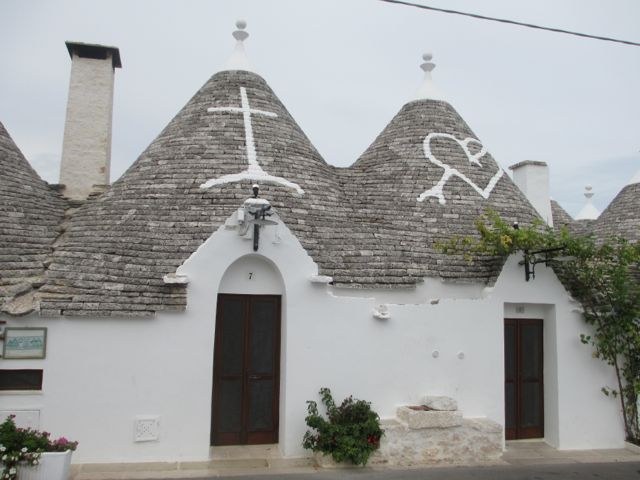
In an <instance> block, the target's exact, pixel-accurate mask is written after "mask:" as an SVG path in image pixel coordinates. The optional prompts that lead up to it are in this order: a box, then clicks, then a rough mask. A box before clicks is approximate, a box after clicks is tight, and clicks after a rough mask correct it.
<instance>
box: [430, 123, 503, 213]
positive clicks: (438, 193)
mask: <svg viewBox="0 0 640 480" xmlns="http://www.w3.org/2000/svg"><path fill="white" fill-rule="evenodd" d="M438 137H440V138H448V139H450V140H454V141H455V142H456V143H457V144H458V145H460V147H461V148H462V150H463V151H464V153H465V154H466V155H467V158H468V159H469V163H473V164H475V165H478V166H479V167H482V164H481V163H480V159H481V158H482V157H484V156H485V155H486V154H487V149H486V148H485V147H484V146H483V145H482V142H480V140H478V139H475V138H471V137H467V138H465V139H464V140H462V141H460V140H458V139H457V138H456V137H455V136H453V135H451V134H449V133H430V134H429V135H427V136H426V138H425V139H424V143H423V146H424V154H425V156H426V157H427V158H428V159H429V161H430V162H431V163H433V164H434V165H437V166H439V167H441V168H442V169H444V172H443V173H442V177H441V178H440V181H439V182H438V183H437V184H436V185H435V186H433V187H431V188H430V189H429V190H426V191H425V192H423V193H422V194H421V195H420V196H419V197H418V201H419V202H422V201H424V199H425V198H427V197H437V198H438V201H439V202H440V205H444V204H445V203H447V200H446V199H445V198H444V192H443V188H444V186H445V184H446V183H447V181H449V178H451V177H452V176H456V177H458V178H460V179H462V180H463V181H465V182H466V183H467V184H469V186H471V187H472V188H473V189H474V190H475V191H476V192H478V193H479V194H480V195H481V196H482V198H485V199H486V198H489V195H491V191H492V190H493V187H495V186H496V183H498V180H500V177H502V174H503V173H504V170H502V168H500V167H498V171H497V172H496V174H495V175H494V176H493V177H491V180H489V183H488V184H487V186H486V187H485V188H480V187H478V186H477V185H476V184H475V183H473V181H471V180H470V179H469V178H468V177H467V176H466V175H465V174H464V173H460V172H459V171H458V170H456V169H455V168H453V167H450V166H449V165H447V164H446V163H442V162H441V161H440V160H438V159H437V158H436V157H435V156H434V155H433V154H432V153H431V139H432V138H438ZM470 143H475V144H478V145H480V151H479V152H478V153H475V154H473V153H471V150H469V144H470Z"/></svg>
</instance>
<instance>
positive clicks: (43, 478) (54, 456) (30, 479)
mask: <svg viewBox="0 0 640 480" xmlns="http://www.w3.org/2000/svg"><path fill="white" fill-rule="evenodd" d="M72 453H73V451H71V450H67V451H66V452H45V453H43V454H42V455H41V456H40V463H39V464H38V465H36V466H34V467H31V466H29V467H27V466H25V465H21V466H19V467H18V480H68V479H69V467H70V465H71V454H72Z"/></svg>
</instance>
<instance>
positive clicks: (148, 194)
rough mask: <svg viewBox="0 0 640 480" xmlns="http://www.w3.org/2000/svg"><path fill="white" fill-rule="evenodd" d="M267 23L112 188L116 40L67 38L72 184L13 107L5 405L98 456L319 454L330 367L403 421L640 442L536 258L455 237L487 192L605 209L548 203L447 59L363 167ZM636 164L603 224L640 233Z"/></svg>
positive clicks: (532, 205) (524, 219)
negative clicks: (252, 49) (267, 71)
mask: <svg viewBox="0 0 640 480" xmlns="http://www.w3.org/2000/svg"><path fill="white" fill-rule="evenodd" d="M244 27H245V25H244V24H243V23H239V24H238V30H236V32H234V37H235V38H236V40H237V46H236V50H235V51H234V53H233V55H232V57H231V59H230V61H229V63H228V65H227V67H226V68H225V69H223V70H222V71H219V72H217V73H215V74H214V75H213V76H212V77H211V78H210V79H208V80H207V81H206V82H205V83H204V85H203V86H202V88H200V90H199V91H197V92H196V93H195V95H194V96H193V98H191V100H189V102H188V103H187V104H186V105H185V106H184V107H183V108H182V110H180V111H179V112H178V113H177V114H176V116H175V117H174V118H173V120H171V121H170V122H169V123H168V124H167V126H166V127H165V128H164V130H163V131H162V132H160V134H159V135H158V136H157V138H156V139H155V140H154V141H153V142H152V143H151V145H149V147H148V148H147V149H146V150H145V151H143V152H142V153H141V155H140V156H139V157H138V159H137V160H136V161H135V162H133V163H132V164H131V166H130V167H129V169H128V170H127V171H126V172H125V173H124V174H123V175H122V177H121V178H119V179H118V180H117V181H115V182H114V183H113V184H111V185H109V184H108V183H109V150H110V135H111V133H110V132H111V110H112V107H111V99H112V96H113V88H114V76H115V75H114V72H115V71H116V70H115V69H117V68H119V67H120V66H121V61H120V52H119V50H118V49H117V48H114V47H104V46H100V45H92V44H84V43H73V42H69V43H67V48H68V49H69V53H70V57H71V83H70V90H69V100H68V107H67V120H66V125H65V132H64V144H63V158H62V170H61V181H60V184H59V185H49V184H47V183H46V182H44V181H43V180H41V179H40V178H39V176H38V175H37V174H36V172H35V171H34V170H33V168H31V166H30V165H29V163H28V161H27V159H25V157H24V156H23V155H22V154H21V152H20V150H19V148H18V146H16V144H15V143H14V142H13V140H12V139H11V137H10V135H9V131H10V127H11V126H10V125H4V126H3V125H1V124H0V169H1V170H0V308H1V313H0V320H2V325H1V326H2V328H3V333H4V336H3V338H4V350H3V351H4V358H2V359H1V360H0V365H1V367H0V386H1V388H2V392H1V393H0V410H1V411H2V414H3V415H8V414H11V413H13V414H15V415H16V420H17V421H18V422H19V423H20V424H22V425H27V426H35V427H39V428H43V429H46V430H48V431H51V432H54V433H56V434H64V435H66V436H68V437H70V438H73V439H76V440H78V441H79V442H80V447H79V449H78V450H77V452H76V453H75V454H74V462H78V463H109V462H146V461H181V460H182V461H187V460H193V461H204V460H207V459H209V458H210V455H212V453H211V452H212V450H211V446H212V445H236V444H240V445H242V444H277V448H278V450H279V451H280V453H281V454H282V455H283V456H284V457H299V456H304V455H307V452H306V451H305V450H303V448H302V445H301V442H302V437H303V434H304V432H305V430H306V426H305V422H304V417H305V415H306V404H305V402H306V401H307V400H310V399H314V400H317V399H318V390H319V389H320V387H324V386H326V387H330V388H331V389H332V391H333V392H334V394H335V395H336V397H338V398H343V397H345V396H347V395H349V394H353V395H354V396H356V397H357V398H362V399H366V400H368V401H371V402H372V405H373V408H374V409H375V410H376V411H377V412H378V413H379V414H380V416H381V418H382V419H384V420H385V421H386V422H388V423H387V424H388V425H391V426H393V428H396V429H398V428H400V427H398V425H400V424H401V422H400V421H399V420H398V419H397V418H396V415H397V409H398V407H400V406H403V405H417V404H420V403H421V402H423V398H424V397H425V396H443V397H449V398H450V399H453V400H455V402H453V401H450V400H447V402H449V404H450V405H453V404H454V403H457V410H455V407H451V409H452V410H453V413H452V414H451V415H450V416H449V417H447V418H449V420H451V419H453V420H451V422H450V423H451V425H450V426H451V427H452V428H460V435H459V436H458V437H456V438H458V440H456V441H457V442H460V444H462V445H464V444H465V442H467V441H468V438H472V437H473V436H474V435H476V437H477V436H478V435H480V436H483V435H485V436H486V437H487V438H489V437H490V441H491V442H494V443H493V444H492V445H494V446H495V441H496V438H497V444H498V448H499V449H501V448H502V447H503V445H504V442H505V439H518V438H542V439H544V441H545V442H547V443H548V444H549V445H551V446H553V447H556V448H559V449H586V448H619V447H621V446H623V444H624V432H623V425H622V421H621V417H620V414H619V407H618V403H617V402H616V401H615V400H613V399H611V398H607V397H605V396H604V395H602V393H601V392H600V388H601V387H602V386H603V385H608V384H612V383H614V377H613V372H612V371H611V370H610V369H609V368H608V367H607V366H606V365H605V364H603V363H602V362H600V361H599V360H597V359H593V358H592V356H591V350H590V348H588V347H586V346H584V345H582V344H581V343H580V339H579V334H580V333H584V332H586V331H587V326H586V325H585V323H584V321H583V319H582V317H581V314H580V309H579V305H578V304H577V303H576V302H574V301H573V300H572V298H571V297H570V295H569V294H568V293H567V291H566V290H565V288H564V287H563V285H562V284H561V282H560V281H559V280H558V278H557V277H556V275H555V274H554V272H553V270H552V269H551V268H547V267H545V266H544V265H542V264H541V265H538V266H537V267H536V271H535V279H532V280H530V281H526V279H525V275H524V270H523V267H522V265H520V264H519V261H520V260H521V258H518V257H517V256H513V257H511V258H509V259H508V260H506V262H505V261H503V260H501V259H498V258H491V259H487V258H484V259H481V258H476V259H474V260H473V261H472V262H471V263H469V262H468V261H467V260H466V259H464V258H462V257H461V256H455V255H445V254H444V253H442V252H441V251H440V250H439V249H438V248H437V247H436V243H437V242H439V241H443V240H446V239H448V238H450V237H451V236H454V235H467V234H473V233H474V231H475V227H474V221H475V220H476V218H477V217H478V216H479V215H480V214H482V213H483V212H484V211H485V210H486V209H488V208H491V209H493V210H495V211H497V212H498V213H499V214H500V215H502V216H503V217H504V218H505V219H507V220H509V221H518V222H519V223H520V224H523V225H526V224H530V223H531V222H532V221H533V219H534V218H541V219H542V220H543V221H545V222H547V223H548V224H549V225H554V224H555V223H558V224H569V225H570V226H572V227H575V228H578V227H580V228H582V227H581V225H582V224H580V223H578V222H574V220H572V219H571V218H570V217H569V216H568V215H567V214H566V212H564V211H563V210H562V208H561V207H560V206H559V205H558V204H555V203H552V202H551V201H550V199H549V193H548V177H547V175H548V173H547V167H546V165H545V164H544V163H542V162H537V161H525V162H521V163H519V164H517V165H514V166H513V167H511V168H512V170H513V175H512V176H513V180H512V179H511V177H510V176H509V175H508V174H507V173H506V172H505V171H504V170H503V169H502V168H501V167H500V166H499V165H498V164H497V163H496V161H495V160H494V159H493V158H492V157H491V154H490V153H489V152H488V151H487V150H486V148H485V146H484V145H483V144H482V141H481V139H479V138H477V136H476V135H475V134H474V133H473V131H472V130H471V129H470V128H469V126H468V125H467V124H466V123H465V121H464V120H463V119H462V118H461V117H460V115H459V114H458V113H457V112H456V110H455V109H454V108H453V106H452V103H450V101H449V99H447V98H446V97H444V96H443V95H442V94H441V93H439V91H438V90H437V88H436V87H435V85H434V83H433V82H432V80H431V71H432V69H433V67H434V64H433V63H432V59H431V57H430V56H429V55H425V57H424V63H423V64H422V68H423V70H424V76H425V78H424V81H423V84H422V85H421V87H420V88H419V90H418V92H417V94H416V95H415V96H414V97H413V98H411V99H410V100H409V101H407V103H406V104H405V105H403V106H402V108H400V111H399V112H398V113H397V114H396V116H395V117H394V118H392V119H391V121H390V122H389V124H388V125H387V127H386V128H385V129H384V130H383V131H382V132H381V133H380V134H379V136H378V137H377V138H376V139H375V140H374V141H373V143H372V144H371V146H370V147H369V148H368V149H367V150H366V151H365V152H364V153H363V154H362V155H361V156H360V158H358V159H357V161H355V163H353V165H352V166H351V167H349V168H337V167H334V166H331V165H329V164H327V163H326V162H325V161H324V160H323V159H322V157H321V156H320V155H319V153H318V152H317V151H316V149H315V148H314V146H313V145H312V144H311V142H310V141H309V139H308V138H307V137H306V136H305V134H304V132H303V131H302V129H301V128H300V127H299V126H298V124H297V123H296V121H295V120H294V119H293V118H292V117H291V115H290V114H289V112H288V111H287V109H286V107H285V106H284V105H283V104H282V103H281V102H280V100H279V99H278V96H277V95H276V94H275V93H274V92H273V91H272V90H271V88H269V85H268V84H267V82H266V81H265V80H264V79H263V78H262V77H261V76H260V75H259V74H258V73H256V72H254V71H253V70H252V68H251V67H250V65H249V63H248V62H247V60H246V58H245V56H244V51H243V42H244V41H245V39H246V37H247V36H248V35H247V33H246V31H245V29H244ZM639 180H640V178H638V177H636V178H635V180H634V181H632V182H631V183H630V184H629V185H628V186H627V187H625V189H624V190H623V191H622V192H621V193H620V195H619V196H618V197H617V198H616V200H615V201H614V202H613V203H612V205H611V206H610V207H609V208H608V209H607V210H606V211H605V212H604V213H603V214H602V216H601V217H600V219H598V220H595V221H593V222H590V223H588V226H587V227H585V228H588V229H591V231H592V232H594V233H596V234H603V235H604V234H607V235H609V234H615V233H622V234H624V235H627V236H628V237H629V238H630V239H633V240H636V241H637V240H638V232H639V231H640V229H639V228H638V226H639V216H638V212H639V211H640V208H639V206H640V203H639V202H640V200H639V199H640V182H639ZM394 419H395V422H396V423H394ZM449 420H448V421H449ZM398 422H400V423H398ZM398 435H399V436H401V433H398ZM394 438H395V437H393V435H389V438H388V439H387V440H385V441H387V442H390V443H389V445H387V447H386V448H389V449H393V445H392V443H393V439H394ZM416 442H419V440H416ZM474 442H475V443H474V444H475V445H478V440H477V438H476V440H474ZM454 443H455V442H454ZM449 447H450V448H452V449H453V450H452V451H455V448H456V446H455V445H449ZM489 450H490V448H489ZM214 451H215V450H214ZM487 451H488V450H487ZM477 453H478V455H480V456H481V455H482V452H477Z"/></svg>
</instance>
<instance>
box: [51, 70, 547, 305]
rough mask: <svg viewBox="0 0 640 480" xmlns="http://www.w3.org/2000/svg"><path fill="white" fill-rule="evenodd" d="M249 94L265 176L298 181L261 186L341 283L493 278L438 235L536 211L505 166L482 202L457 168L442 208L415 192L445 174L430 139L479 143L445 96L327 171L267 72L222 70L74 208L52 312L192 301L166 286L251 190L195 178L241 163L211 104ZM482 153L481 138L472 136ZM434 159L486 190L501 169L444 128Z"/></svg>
mask: <svg viewBox="0 0 640 480" xmlns="http://www.w3.org/2000/svg"><path fill="white" fill-rule="evenodd" d="M241 88H244V89H245V90H246V94H247V98H248V99H249V102H250V104H251V108H252V109H259V110H262V111H267V112H273V113H275V114H277V117H272V116H271V117H268V116H265V115H260V114H256V115H252V117H251V120H252V127H253V133H254V138H255V146H256V154H257V158H258V162H259V164H260V165H261V167H262V168H263V169H264V170H265V171H266V172H267V173H269V174H270V175H275V176H279V177H283V178H286V179H287V180H289V181H291V182H295V183H296V184H298V185H300V186H301V187H302V188H303V189H304V195H300V194H299V193H297V192H295V191H294V190H292V189H291V188H287V187H284V186H282V185H274V184H269V183H264V182H259V183H261V193H260V194H261V196H262V197H264V198H266V199H268V200H269V201H270V202H271V204H272V205H273V206H274V209H275V211H276V212H277V213H278V215H279V216H280V218H281V219H282V221H283V222H284V223H285V224H286V225H287V226H288V228H289V229H290V230H291V231H292V232H293V234H294V235H296V237H297V238H298V240H299V241H300V243H301V245H302V247H303V248H305V250H306V251H307V252H308V253H309V255H310V256H311V257H312V258H313V260H314V261H315V262H316V263H317V264H318V267H319V273H320V274H322V275H329V276H332V277H333V279H334V283H335V284H336V285H342V286H345V287H352V288H368V287H376V288H406V287H411V286H414V285H415V284H416V283H419V282H421V281H422V280H423V278H424V277H438V278H441V279H444V280H447V281H454V282H464V283H468V282H474V281H475V282H486V283H492V282H494V281H495V279H496V278H497V276H498V274H499V272H500V270H501V268H502V263H503V260H502V259H498V258H494V257H478V258H476V259H474V261H473V262H472V263H469V262H467V261H466V260H465V259H463V258H462V257H460V256H450V255H444V254H443V253H441V252H440V251H439V249H438V248H436V242H438V241H442V240H446V239H448V238H450V237H451V236H452V235H474V234H475V233H476V230H475V226H474V222H475V220H476V218H477V217H478V215H480V214H481V213H483V212H484V211H485V210H486V209H488V208H491V209H494V210H496V211H498V212H499V213H500V214H501V215H502V216H503V217H505V218H506V219H507V220H509V221H515V220H518V221H519V222H520V223H522V224H528V223H530V222H531V221H532V220H533V218H535V217H536V213H535V211H534V210H533V208H532V207H531V206H530V205H529V203H528V202H527V201H526V199H525V198H524V196H523V195H522V193H521V192H520V191H519V189H518V188H517V187H516V186H515V185H514V184H513V183H512V181H511V180H510V179H509V177H508V176H507V175H506V174H505V175H502V177H500V178H499V180H497V183H496V184H495V187H494V189H493V191H492V193H491V195H490V196H488V198H487V199H484V198H483V197H482V196H480V195H479V194H478V192H476V191H475V190H474V189H473V188H472V187H471V186H470V184H469V183H466V182H465V181H463V180H461V179H460V178H459V177H457V176H453V177H451V178H450V179H449V181H448V182H447V183H446V185H445V186H444V188H443V194H444V198H445V199H446V203H444V204H441V203H440V202H439V201H438V199H437V198H426V199H425V201H424V202H418V201H417V198H418V196H419V195H420V194H421V193H422V192H424V191H425V190H426V189H429V188H431V187H433V186H434V185H436V184H437V183H438V180H439V179H440V178H441V176H442V174H443V172H444V168H443V167H442V166H438V165H437V164H435V163H433V162H431V161H429V160H428V158H427V157H426V156H425V150H424V145H423V142H424V139H425V137H426V136H427V135H428V134H430V133H445V134H447V135H453V136H455V137H456V138H457V139H458V140H459V141H460V142H462V141H464V139H466V138H475V135H474V134H473V132H472V131H471V130H470V129H469V127H468V126H467V125H466V123H465V122H464V121H463V120H462V119H461V118H460V116H459V115H458V114H457V112H456V111H455V110H454V109H453V108H452V107H451V106H450V105H449V104H448V103H446V102H442V101H435V100H420V101H414V102H411V103H408V104H407V105H405V106H404V107H403V108H402V109H401V111H400V112H399V113H398V114H397V115H396V116H395V118H394V119H393V120H392V121H391V122H390V123H389V125H388V126H387V127H386V128H385V129H384V131H383V132H382V133H381V134H380V135H379V136H378V138H377V139H376V140H375V141H374V142H373V143H372V145H371V146H370V147H369V148H368V149H367V150H366V152H365V153H364V154H363V155H362V156H361V157H360V158H359V159H358V161H357V162H356V163H355V164H354V165H353V166H352V167H350V168H337V167H333V166H330V165H327V164H326V163H325V161H324V160H323V159H322V158H321V157H320V155H319V154H318V152H317V151H316V149H315V148H314V147H313V145H312V144H311V142H310V141H309V140H308V138H307V137H306V136H305V134H304V132H303V131H302V130H301V129H300V127H299V126H298V125H297V124H296V122H295V121H294V120H293V118H292V117H291V115H290V114H289V112H288V111H287V110H286V108H285V107H284V106H283V105H282V103H281V102H280V101H279V100H278V98H277V97H276V95H275V94H274V93H273V92H272V91H271V89H270V88H269V87H268V85H267V84H266V82H265V81H264V80H263V79H262V78H260V77H259V76H257V75H255V74H253V73H249V72H244V71H226V72H221V73H218V74H216V75H214V76H213V77H212V78H211V79H210V80H209V81H207V82H206V83H205V85H204V86H203V87H202V88H201V89H200V90H199V91H198V92H197V93H196V94H195V95H194V97H193V98H192V99H191V100H190V101H189V102H188V103H187V104H186V105H185V107H184V108H183V109H182V110H181V111H180V112H179V113H178V114H177V115H176V117H175V118H174V119H173V120H172V121H171V122H170V123H169V124H168V125H167V127H166V128H165V129H164V130H163V131H162V132H161V133H160V135H159V136H158V137H157V138H156V139H155V140H154V141H153V142H152V143H151V145H150V146H149V147H148V148H147V149H146V150H145V151H144V152H143V153H142V154H141V155H140V157H139V158H138V159H137V160H136V162H135V163H134V164H133V165H132V166H131V167H130V168H129V169H128V170H127V171H126V172H125V174H124V175H123V176H122V177H121V178H120V179H119V180H118V181H117V182H115V183H114V184H113V185H112V186H111V188H110V189H109V190H107V191H106V192H105V193H104V194H102V195H100V196H97V197H96V198H95V199H93V200H92V201H90V202H87V203H86V204H84V205H83V206H81V207H79V208H78V209H77V211H76V212H75V214H74V215H73V216H72V217H71V219H70V220H69V222H68V224H67V225H66V230H65V232H64V234H63V235H62V236H61V238H60V239H59V240H58V241H57V243H56V245H57V246H56V249H55V252H54V254H53V256H52V263H51V266H50V268H49V270H48V273H47V282H46V284H45V285H43V286H42V287H41V288H40V293H39V294H40V297H41V312H42V313H43V314H47V315H101V316H126V315H134V316H143V315H152V314H153V313H154V312H158V311H166V310H171V311H173V310H180V309H184V307H185V305H186V289H185V287H184V286H182V285H165V284H164V283H163V280H162V277H163V276H164V275H165V274H168V273H173V272H175V270H176V268H178V266H180V265H181V264H182V263H183V262H184V261H185V260H186V259H187V258H188V257H189V255H191V254H192V253H193V252H194V251H195V250H196V249H197V248H198V246H200V245H201V244H202V243H203V242H204V241H205V240H206V239H207V238H208V237H209V236H210V235H211V234H212V233H213V232H215V231H216V230H217V229H218V228H219V227H220V226H222V225H223V223H224V221H225V220H226V219H227V218H228V217H229V216H230V215H231V214H232V213H233V212H234V211H235V210H236V209H237V208H238V207H239V206H240V205H241V204H242V202H243V201H244V200H245V199H246V198H247V197H248V196H249V193H250V191H251V184H252V183H253V182H252V181H249V180H246V181H240V182H237V183H228V184H222V185H216V186H213V187H211V188H208V189H202V188H200V185H201V184H202V183H204V182H206V181H207V180H209V179H213V178H220V177H222V176H224V175H228V174H235V173H239V172H241V171H243V170H245V169H246V168H247V152H246V147H245V132H244V123H243V118H242V115H240V114H238V113H230V112H221V111H216V112H208V111H207V109H208V108H210V107H214V108H226V107H230V106H235V107H239V106H240V101H241V100H240V89H241ZM465 146H467V147H468V148H469V150H470V152H471V155H476V154H477V153H478V151H479V149H480V146H479V145H478V144H476V143H475V142H471V143H469V144H468V145H467V144H465ZM431 151H432V153H433V155H434V156H435V157H436V158H438V159H441V160H442V161H443V162H444V163H446V164H447V165H449V166H450V167H452V168H456V169H457V170H458V171H459V172H461V173H463V174H464V175H466V176H467V178H468V179H469V181H472V182H474V183H476V184H477V185H480V186H481V188H484V186H485V185H486V184H487V183H488V182H489V181H490V180H491V179H492V178H493V176H494V175H496V173H497V172H498V171H499V168H500V167H499V166H498V165H497V163H496V162H495V161H494V160H493V158H491V156H490V155H489V154H486V155H484V156H483V157H481V158H478V159H477V160H479V163H480V165H477V164H474V163H473V162H470V158H469V157H468V156H467V154H466V153H465V151H464V148H463V147H462V145H461V144H460V143H457V142H456V141H455V140H453V139H451V138H449V137H446V136H441V137H438V138H435V139H434V140H432V142H431Z"/></svg>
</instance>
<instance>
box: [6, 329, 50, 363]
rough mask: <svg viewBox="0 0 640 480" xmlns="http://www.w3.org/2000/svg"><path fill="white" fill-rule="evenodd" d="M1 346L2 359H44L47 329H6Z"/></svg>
mask: <svg viewBox="0 0 640 480" xmlns="http://www.w3.org/2000/svg"><path fill="white" fill-rule="evenodd" d="M3 344H4V345H3V348H2V358H4V359H26V358H44V357H45V355H46V351H47V329H46V328H44V327H43V328H31V327H29V328H28V327H25V328H18V327H6V328H5V329H4V342H3Z"/></svg>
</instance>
